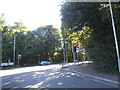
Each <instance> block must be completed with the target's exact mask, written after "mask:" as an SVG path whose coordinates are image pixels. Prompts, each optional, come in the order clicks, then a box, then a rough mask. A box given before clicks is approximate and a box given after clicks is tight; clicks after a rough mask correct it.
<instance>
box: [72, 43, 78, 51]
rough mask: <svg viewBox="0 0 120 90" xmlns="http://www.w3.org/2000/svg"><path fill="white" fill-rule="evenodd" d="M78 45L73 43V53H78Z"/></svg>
mask: <svg viewBox="0 0 120 90" xmlns="http://www.w3.org/2000/svg"><path fill="white" fill-rule="evenodd" d="M76 49H77V44H75V43H73V52H76Z"/></svg>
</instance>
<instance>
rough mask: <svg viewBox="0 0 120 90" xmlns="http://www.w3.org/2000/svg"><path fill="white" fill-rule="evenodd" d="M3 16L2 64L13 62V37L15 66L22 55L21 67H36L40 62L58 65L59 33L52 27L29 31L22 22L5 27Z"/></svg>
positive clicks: (60, 52)
mask: <svg viewBox="0 0 120 90" xmlns="http://www.w3.org/2000/svg"><path fill="white" fill-rule="evenodd" d="M3 17H4V16H3V15H2V17H1V18H0V23H1V24H0V25H1V26H0V28H1V31H2V48H3V50H2V62H8V59H10V60H11V61H13V48H14V36H15V37H16V41H15V58H16V59H15V64H16V65H17V62H18V59H17V58H18V54H21V55H22V59H21V60H20V65H21V66H26V65H28V66H29V65H38V63H39V62H40V61H42V60H47V61H51V62H53V63H60V62H61V60H62V57H61V55H62V51H61V31H60V30H58V29H57V28H54V27H53V26H52V25H47V26H42V27H39V28H37V29H36V30H34V31H29V30H28V29H27V27H26V26H25V25H24V24H23V22H22V21H19V22H15V23H14V25H5V23H4V22H5V21H4V18H3Z"/></svg>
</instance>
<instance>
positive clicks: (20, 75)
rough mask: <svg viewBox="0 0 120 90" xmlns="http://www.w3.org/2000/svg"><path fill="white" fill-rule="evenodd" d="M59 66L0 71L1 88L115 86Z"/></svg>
mask: <svg viewBox="0 0 120 90" xmlns="http://www.w3.org/2000/svg"><path fill="white" fill-rule="evenodd" d="M60 67H61V65H59V64H56V65H46V66H34V67H27V68H20V69H12V70H4V71H1V73H2V75H1V77H2V88H115V87H112V86H108V85H105V84H103V83H99V82H96V81H92V80H90V79H85V78H82V77H81V76H79V75H77V74H75V73H73V72H70V71H67V70H63V69H61V68H60Z"/></svg>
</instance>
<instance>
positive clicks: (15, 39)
mask: <svg viewBox="0 0 120 90" xmlns="http://www.w3.org/2000/svg"><path fill="white" fill-rule="evenodd" d="M15 43H16V36H15V35H14V45H13V66H15Z"/></svg>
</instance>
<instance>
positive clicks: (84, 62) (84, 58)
mask: <svg viewBox="0 0 120 90" xmlns="http://www.w3.org/2000/svg"><path fill="white" fill-rule="evenodd" d="M83 58H84V66H85V67H86V61H85V55H84V56H83Z"/></svg>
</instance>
